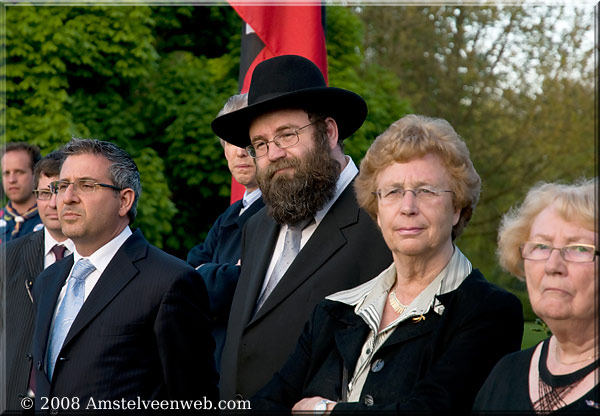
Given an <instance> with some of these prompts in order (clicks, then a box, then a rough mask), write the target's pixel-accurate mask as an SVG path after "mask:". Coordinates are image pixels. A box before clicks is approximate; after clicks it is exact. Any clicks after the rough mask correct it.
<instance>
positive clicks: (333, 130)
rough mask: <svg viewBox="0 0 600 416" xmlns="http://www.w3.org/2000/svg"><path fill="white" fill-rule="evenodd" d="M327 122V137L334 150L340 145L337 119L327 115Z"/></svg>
mask: <svg viewBox="0 0 600 416" xmlns="http://www.w3.org/2000/svg"><path fill="white" fill-rule="evenodd" d="M325 124H326V125H327V139H328V142H329V148H330V149H331V150H333V149H335V148H336V146H337V145H338V138H339V132H338V126H337V123H336V122H335V120H334V119H333V118H331V117H327V118H326V119H325Z"/></svg>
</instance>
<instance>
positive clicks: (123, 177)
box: [61, 137, 142, 224]
mask: <svg viewBox="0 0 600 416" xmlns="http://www.w3.org/2000/svg"><path fill="white" fill-rule="evenodd" d="M61 150H62V151H63V154H64V156H65V158H64V159H63V163H64V160H65V159H66V158H67V157H69V156H74V155H81V154H92V155H100V156H104V157H105V158H107V159H108V160H109V161H110V162H112V164H111V165H110V168H109V175H110V179H111V180H112V181H113V183H114V185H115V186H116V187H118V188H121V189H125V188H130V189H133V192H134V195H135V197H134V200H133V205H132V206H131V209H130V210H129V212H128V213H127V216H128V217H129V223H130V224H131V223H133V221H134V220H135V216H136V215H137V204H138V200H139V198H140V195H141V194H142V184H141V182H140V171H139V170H138V167H137V165H136V164H135V162H134V161H133V159H132V157H131V156H130V155H129V154H128V153H127V152H126V151H125V150H123V149H121V148H120V147H118V146H117V145H115V144H113V143H110V142H104V141H101V140H96V139H79V138H77V137H73V138H72V139H71V141H70V142H69V143H67V144H66V145H65V146H64V147H63V148H62V149H61ZM61 167H62V163H61Z"/></svg>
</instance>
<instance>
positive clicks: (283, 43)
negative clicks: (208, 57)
mask: <svg viewBox="0 0 600 416" xmlns="http://www.w3.org/2000/svg"><path fill="white" fill-rule="evenodd" d="M229 4H230V5H231V7H233V8H234V9H235V11H236V12H237V13H238V14H239V15H240V17H241V18H242V20H243V21H244V26H243V29H242V47H241V49H242V50H241V56H240V77H239V90H240V93H245V92H248V88H249V87H250V79H251V77H252V71H253V70H254V68H255V67H256V65H257V64H259V63H260V62H262V61H264V60H266V59H269V58H272V57H274V56H279V55H288V54H293V55H300V56H303V57H305V58H307V59H310V60H311V61H313V62H314V63H315V64H316V65H317V66H318V67H319V68H320V69H321V72H323V76H324V77H325V81H326V82H327V50H326V47H325V6H323V5H322V4H321V2H320V1H314V2H303V3H302V4H301V5H290V6H287V5H250V4H248V3H247V2H240V1H234V0H230V1H229ZM243 195H244V187H243V186H242V185H240V184H238V183H237V182H236V181H235V179H232V184H231V203H233V202H235V201H237V200H239V199H241V198H242V196H243Z"/></svg>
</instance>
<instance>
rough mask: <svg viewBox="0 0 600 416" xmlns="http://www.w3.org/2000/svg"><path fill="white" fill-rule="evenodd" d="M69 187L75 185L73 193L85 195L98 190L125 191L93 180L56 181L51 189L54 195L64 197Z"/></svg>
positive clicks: (52, 183) (51, 184)
mask: <svg viewBox="0 0 600 416" xmlns="http://www.w3.org/2000/svg"><path fill="white" fill-rule="evenodd" d="M69 185H73V192H76V193H79V192H81V193H84V194H89V193H91V192H94V191H95V190H96V189H97V188H110V189H114V190H115V191H121V190H122V189H123V188H119V187H117V186H114V185H109V184H107V183H100V182H96V181H95V180H93V179H77V180H75V181H73V182H69V181H66V180H60V181H54V182H51V183H50V189H51V190H52V192H53V193H55V194H57V195H62V194H64V193H65V192H66V191H67V189H68V188H69Z"/></svg>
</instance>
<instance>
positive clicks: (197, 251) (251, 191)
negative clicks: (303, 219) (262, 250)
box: [187, 94, 265, 370]
mask: <svg viewBox="0 0 600 416" xmlns="http://www.w3.org/2000/svg"><path fill="white" fill-rule="evenodd" d="M246 105H248V95H247V94H239V95H234V96H232V97H229V99H228V100H227V102H226V103H225V105H224V106H223V108H222V109H221V111H219V114H218V116H221V115H223V114H227V113H230V112H232V111H235V110H239V109H240V108H242V107H246ZM219 141H220V142H221V146H223V149H224V151H225V158H226V159H227V165H228V167H229V171H230V172H231V175H232V176H233V178H234V179H235V180H236V181H237V182H238V183H239V184H241V185H242V186H244V188H246V190H245V192H244V196H243V198H242V199H241V200H239V201H237V202H235V203H233V204H231V205H230V206H229V208H227V209H226V210H225V212H224V213H223V214H221V215H220V216H219V218H217V221H216V222H215V223H214V224H213V226H212V228H211V229H210V231H209V232H208V236H207V237H206V240H205V241H204V242H203V243H202V244H198V245H197V246H196V247H194V248H193V249H191V250H190V252H189V254H188V257H187V261H188V263H190V264H191V265H192V266H194V267H195V268H196V270H198V273H200V275H201V276H202V278H203V279H204V283H206V290H207V291H208V298H209V301H210V318H211V320H212V324H213V329H212V334H213V337H214V338H215V344H216V347H215V363H216V366H217V370H218V369H219V368H221V355H222V353H223V347H224V346H225V334H226V331H227V320H228V319H229V311H230V309H231V302H232V301H233V294H234V292H235V287H236V286H237V282H238V279H239V277H240V265H239V260H240V252H241V249H240V246H241V241H242V229H243V228H244V224H246V221H248V219H249V218H250V217H251V216H253V215H254V214H256V213H257V212H258V211H259V210H260V209H261V208H262V207H264V206H265V204H264V202H263V201H262V198H261V195H262V194H261V192H260V189H258V183H257V182H256V166H254V160H252V158H251V157H250V156H249V155H248V152H247V151H246V149H244V148H242V147H237V146H234V145H232V144H231V143H227V142H226V141H225V140H223V139H221V138H220V139H219Z"/></svg>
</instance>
